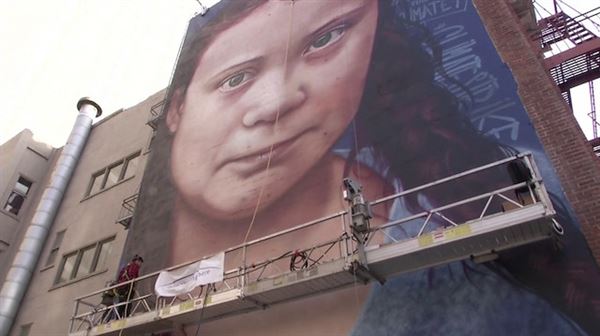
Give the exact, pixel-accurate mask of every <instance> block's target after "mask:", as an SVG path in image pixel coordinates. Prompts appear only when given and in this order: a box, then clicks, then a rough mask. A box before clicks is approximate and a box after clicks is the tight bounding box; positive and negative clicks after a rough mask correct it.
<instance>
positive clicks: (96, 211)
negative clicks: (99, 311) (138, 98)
mask: <svg viewBox="0 0 600 336" xmlns="http://www.w3.org/2000/svg"><path fill="white" fill-rule="evenodd" d="M162 96H163V93H162V92H161V93H157V94H155V95H153V96H151V97H149V98H148V99H146V100H144V101H143V102H141V103H140V104H138V105H136V106H134V107H132V108H129V109H126V110H122V111H118V112H116V113H114V114H113V115H111V116H109V117H107V118H105V119H103V120H102V121H101V122H99V123H97V124H95V125H94V126H93V128H92V132H91V133H90V137H89V139H88V142H87V145H86V147H85V149H84V151H83V154H82V156H81V160H80V162H79V163H78V165H77V167H76V169H75V172H74V174H73V178H72V180H71V182H70V184H69V186H68V188H67V191H66V192H65V196H64V199H63V202H62V205H61V206H60V208H59V210H58V213H57V216H56V219H55V221H54V224H53V226H52V229H51V231H50V233H49V234H48V239H47V241H46V244H45V246H44V249H43V251H42V255H41V258H40V261H39V262H38V266H37V271H36V272H35V274H34V275H33V278H32V281H31V284H30V286H29V289H28V292H27V294H26V295H25V298H24V300H23V303H22V305H21V309H20V311H19V314H18V316H17V319H16V321H15V323H14V324H13V329H12V334H14V335H18V334H19V332H20V327H21V326H22V325H25V324H28V323H33V325H32V328H31V332H30V335H42V334H44V335H65V334H67V333H68V326H69V319H70V317H71V315H72V312H73V303H74V300H73V299H74V298H75V297H78V296H81V295H84V294H87V293H89V292H91V291H93V290H97V289H100V288H102V287H104V285H105V283H106V282H107V281H109V280H112V279H114V278H115V275H116V273H117V271H118V269H119V260H120V256H121V251H122V248H123V244H124V242H125V239H126V236H127V231H126V230H124V228H123V226H121V225H118V224H116V223H115V221H116V219H117V217H118V216H119V212H120V210H121V205H122V201H123V199H125V198H127V197H128V196H131V195H133V194H135V193H137V190H138V187H139V184H140V181H141V177H142V174H143V171H144V166H145V162H146V158H147V156H148V154H149V151H148V147H147V146H148V143H149V139H150V137H151V134H152V129H151V128H150V127H149V126H147V125H146V121H147V120H148V117H149V115H150V107H151V106H152V105H154V104H156V103H157V102H160V101H161V100H162ZM136 151H141V155H140V159H141V160H140V162H139V164H138V166H137V168H136V170H135V174H134V175H133V176H132V177H131V178H129V179H124V180H122V181H121V182H119V183H117V184H115V185H113V186H112V187H110V188H106V189H104V190H103V191H101V192H99V193H97V194H95V195H92V196H86V191H87V189H88V186H89V183H90V179H91V176H92V174H93V173H95V172H97V171H98V170H100V169H102V168H104V167H106V166H108V165H110V164H111V163H113V162H116V161H118V160H120V159H122V158H124V157H127V156H129V155H130V154H132V153H134V152H136ZM61 230H66V233H65V236H64V239H63V242H62V245H61V246H60V249H59V252H58V256H57V258H56V260H55V262H54V263H53V265H49V266H46V260H47V257H48V254H49V253H50V249H51V248H52V246H51V245H52V244H53V242H54V237H55V236H56V233H57V232H59V231H61ZM110 237H115V240H114V242H113V245H112V251H111V253H110V255H109V257H108V259H109V260H108V262H107V264H106V267H103V268H101V269H98V270H97V271H96V272H94V273H92V274H90V275H88V276H85V277H83V278H81V279H75V280H73V281H70V282H66V283H62V284H60V285H55V277H56V273H57V271H58V269H59V265H60V261H61V259H62V256H64V255H65V254H69V253H70V252H73V251H76V250H78V249H80V248H83V247H85V246H87V245H90V244H92V243H95V242H97V241H99V240H102V239H104V238H110ZM98 303H99V302H98ZM49 307H51V308H52V309H49Z"/></svg>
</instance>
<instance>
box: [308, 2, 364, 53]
mask: <svg viewBox="0 0 600 336" xmlns="http://www.w3.org/2000/svg"><path fill="white" fill-rule="evenodd" d="M367 6H368V4H363V5H362V6H360V7H357V8H355V9H353V10H351V11H349V12H346V13H341V14H339V15H337V16H335V17H334V18H332V19H330V20H329V21H327V22H326V23H325V24H322V25H321V26H320V27H319V28H317V29H315V30H314V31H313V32H312V33H310V34H308V35H306V36H305V37H304V38H302V45H303V46H305V45H308V44H309V43H310V42H311V41H312V40H313V39H315V38H316V37H318V36H319V35H320V34H323V33H325V32H326V31H327V30H328V29H331V28H333V27H335V26H337V25H339V24H341V23H344V22H348V21H351V22H356V21H359V20H360V19H361V18H362V17H363V16H364V15H365V13H366V10H365V8H366V7H367Z"/></svg>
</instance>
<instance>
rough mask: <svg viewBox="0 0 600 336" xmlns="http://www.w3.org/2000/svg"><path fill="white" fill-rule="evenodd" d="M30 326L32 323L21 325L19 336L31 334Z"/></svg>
mask: <svg viewBox="0 0 600 336" xmlns="http://www.w3.org/2000/svg"><path fill="white" fill-rule="evenodd" d="M32 325H33V323H27V324H23V325H22V326H21V331H20V332H19V336H29V333H30V332H31V326H32Z"/></svg>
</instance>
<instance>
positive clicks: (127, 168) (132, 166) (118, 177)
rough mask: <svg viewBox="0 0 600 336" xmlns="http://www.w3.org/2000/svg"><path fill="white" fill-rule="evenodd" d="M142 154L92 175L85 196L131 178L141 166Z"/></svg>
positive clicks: (124, 159) (128, 157) (134, 155)
mask: <svg viewBox="0 0 600 336" xmlns="http://www.w3.org/2000/svg"><path fill="white" fill-rule="evenodd" d="M139 161H140V152H136V153H133V154H131V155H129V156H127V157H125V158H123V159H121V160H119V161H117V162H114V163H112V164H111V165H109V166H108V167H105V168H104V169H102V170H100V171H97V172H96V173H94V174H93V175H92V179H91V180H90V184H89V186H88V189H87V192H86V194H85V196H86V197H87V196H90V195H94V194H97V193H98V192H100V191H102V190H104V189H108V188H110V187H112V186H114V185H116V184H118V183H119V182H121V181H124V180H126V179H128V178H131V177H133V176H134V175H135V171H136V170H137V167H138V165H139Z"/></svg>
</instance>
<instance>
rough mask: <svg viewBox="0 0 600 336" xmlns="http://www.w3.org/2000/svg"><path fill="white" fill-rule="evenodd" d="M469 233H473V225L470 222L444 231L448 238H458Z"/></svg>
mask: <svg viewBox="0 0 600 336" xmlns="http://www.w3.org/2000/svg"><path fill="white" fill-rule="evenodd" d="M469 234H471V226H469V224H463V225H459V226H455V227H453V228H451V229H448V230H446V231H445V232H444V237H445V238H446V239H456V238H460V237H464V236H467V235H469Z"/></svg>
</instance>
